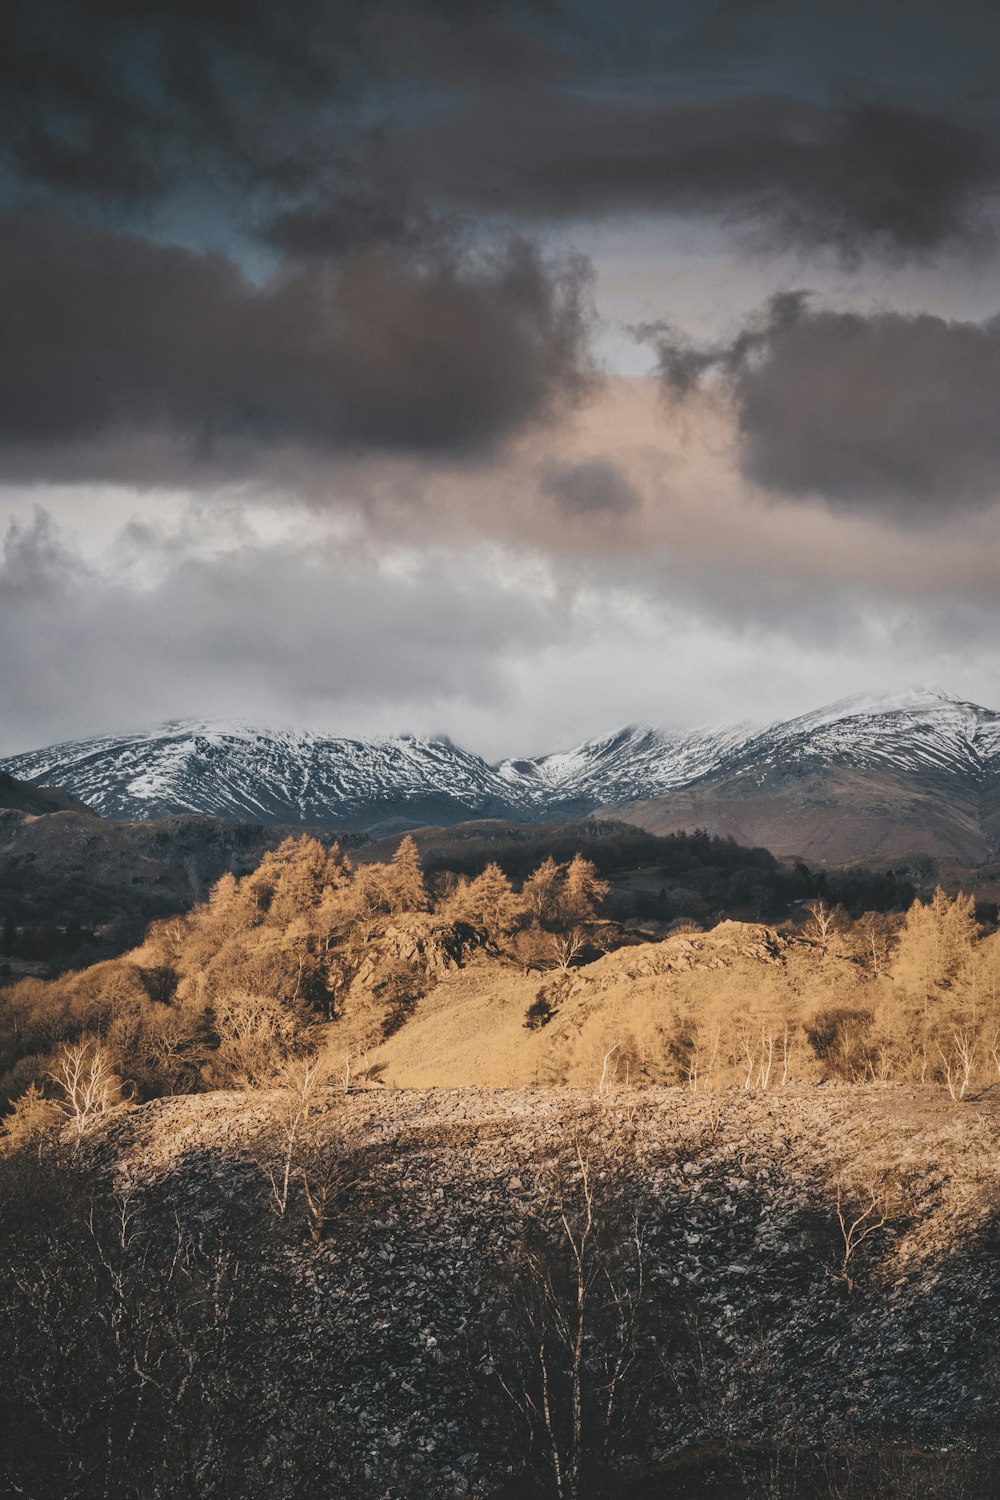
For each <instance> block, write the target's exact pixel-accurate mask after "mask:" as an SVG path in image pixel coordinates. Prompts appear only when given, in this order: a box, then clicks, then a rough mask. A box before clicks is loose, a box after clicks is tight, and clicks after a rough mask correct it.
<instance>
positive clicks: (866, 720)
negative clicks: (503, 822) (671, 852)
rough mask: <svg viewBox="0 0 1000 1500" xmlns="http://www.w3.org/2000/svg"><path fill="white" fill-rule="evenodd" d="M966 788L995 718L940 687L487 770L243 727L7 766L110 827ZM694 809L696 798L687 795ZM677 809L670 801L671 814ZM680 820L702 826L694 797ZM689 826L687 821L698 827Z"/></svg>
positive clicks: (542, 814) (389, 821)
mask: <svg viewBox="0 0 1000 1500" xmlns="http://www.w3.org/2000/svg"><path fill="white" fill-rule="evenodd" d="M807 766H808V767H809V768H812V769H811V771H810V774H814V773H815V774H819V775H825V774H826V773H827V772H829V771H831V769H833V768H838V767H839V768H842V769H843V768H853V770H855V771H860V772H862V773H870V772H874V771H875V770H876V769H878V768H882V770H884V771H886V772H887V773H888V774H892V775H895V774H905V775H917V776H922V777H923V776H928V775H932V776H935V777H942V776H943V777H946V778H947V779H948V785H949V786H951V785H958V782H959V781H961V780H962V779H963V778H964V779H965V780H966V781H968V782H969V784H972V783H975V784H976V785H977V786H978V785H980V784H982V785H985V784H986V783H987V782H990V783H991V784H992V780H991V779H992V778H993V777H994V776H995V775H997V774H998V772H1000V714H995V713H992V712H990V711H989V710H987V709H983V708H977V707H976V706H975V705H974V704H971V703H967V702H965V701H964V700H962V699H960V698H958V697H956V696H955V695H954V694H952V693H947V692H945V691H944V690H943V689H941V688H936V687H927V686H923V685H917V686H913V687H907V688H904V689H902V690H899V691H896V692H882V693H874V692H869V693H859V694H855V695H854V696H852V697H849V698H841V699H839V700H838V701H837V702H834V703H830V704H827V705H826V706H825V707H822V708H819V709H816V710H815V711H814V712H812V713H810V714H803V715H801V716H800V717H798V718H794V719H790V720H787V721H784V722H781V723H777V724H772V725H770V726H769V727H761V726H760V725H750V724H729V725H724V726H722V727H717V728H712V729H692V730H688V731H684V730H674V729H655V728H651V727H649V726H647V725H643V724H632V725H629V726H626V727H624V728H621V729H619V730H617V731H615V732H612V733H610V734H605V735H602V736H600V737H598V738H595V739H591V740H587V741H585V742H584V743H583V744H581V745H577V746H576V747H575V748H574V749H571V750H567V751H563V752H560V753H556V754H552V755H543V756H536V757H530V758H523V759H511V760H506V761H503V762H501V763H500V764H498V765H490V764H488V763H487V762H486V761H485V760H484V759H483V758H482V757H481V756H478V755H475V754H472V753H471V752H469V751H466V750H463V749H462V748H461V747H459V746H456V745H453V744H452V743H451V742H450V741H448V740H447V739H446V738H444V737H441V736H437V737H434V738H424V737H422V736H419V735H408V734H400V735H396V736H392V737H390V736H373V737H370V738H361V737H358V736H354V737H347V736H340V735H330V734H324V733H320V732H316V731H314V730H309V729H298V728H295V729H293V728H269V727H264V726H262V725H257V724H253V723H250V722H248V721H246V720H241V719H227V720H222V719H219V720H208V719H186V720H173V721H171V722H169V723H166V724H162V725H160V726H159V728H157V729H156V730H153V731H151V732H149V733H148V734H135V733H133V734H128V735H109V736H103V737H101V738H97V739H91V740H86V741H81V742H78V743H75V744H74V743H70V744H63V745H57V746H53V747H50V748H48V749H44V750H38V751H35V752H32V753H30V754H28V755H22V756H17V757H14V758H12V759H10V760H8V761H6V762H5V763H4V764H3V766H2V767H0V768H5V769H7V770H8V771H9V772H11V773H12V774H13V775H14V776H15V777H18V778H20V779H21V780H25V781H32V782H36V783H37V782H39V781H44V782H47V783H49V784H54V785H57V786H62V787H63V788H65V789H66V790H67V791H68V792H70V793H72V794H73V795H74V796H76V797H79V798H81V799H82V800H83V801H84V802H87V803H89V804H90V805H91V806H92V807H93V808H94V809H95V810H96V811H98V812H100V813H103V814H104V815H105V816H109V817H112V818H139V819H141V818H150V817H161V816H165V815H167V814H170V813H177V812H183V813H210V814H215V815H217V816H221V817H228V818H240V819H246V820H250V821H253V822H259V823H292V824H300V825H303V826H326V827H335V828H354V829H367V830H369V831H376V830H377V831H378V832H380V833H389V832H393V831H396V830H397V829H401V828H406V827H414V826H417V825H419V824H425V823H438V824H451V823H455V822H461V821H464V820H466V819H470V818H471V819H481V818H495V817H500V818H514V819H519V820H521V821H536V820H539V819H559V820H564V819H572V818H578V817H582V816H584V815H586V814H587V813H589V812H592V811H595V810H597V809H613V808H622V807H626V806H629V805H633V806H634V805H635V804H639V803H650V802H654V801H656V800H657V799H670V798H674V799H675V800H676V797H677V796H678V795H679V794H681V793H685V794H686V793H687V792H691V793H693V792H694V789H696V788H700V789H701V791H698V793H697V795H698V796H701V795H702V792H703V791H705V790H707V789H708V788H709V787H710V786H711V785H713V784H715V783H716V782H718V781H719V780H720V778H721V779H722V780H724V781H726V784H727V785H730V784H732V781H733V778H734V777H735V778H736V779H737V780H738V781H739V783H740V785H741V786H746V787H758V788H760V787H763V786H765V785H768V786H770V785H771V783H772V781H773V778H774V777H775V776H782V775H785V774H786V773H787V775H789V776H791V777H792V778H794V776H796V775H798V774H800V772H801V771H802V769H803V768H804V767H807ZM688 801H690V798H688ZM678 806H679V804H678ZM684 816H685V817H686V818H687V821H688V825H689V826H692V827H693V826H696V824H697V823H698V821H699V817H700V816H701V815H700V813H699V812H698V811H697V809H696V808H695V807H694V804H693V803H692V804H691V806H690V807H687V810H686V811H685V813H684ZM692 819H693V820H694V821H691V820H692Z"/></svg>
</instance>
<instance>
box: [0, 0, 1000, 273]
mask: <svg viewBox="0 0 1000 1500" xmlns="http://www.w3.org/2000/svg"><path fill="white" fill-rule="evenodd" d="M807 9H809V8H805V7H801V6H798V7H796V6H790V5H788V4H786V3H782V0H773V3H772V0H761V3H755V4H752V5H750V4H734V3H733V0H725V3H722V4H718V5H706V6H701V7H697V6H696V7H693V8H691V9H690V10H684V8H678V9H677V10H676V11H675V10H673V9H671V8H667V7H664V8H663V9H662V10H658V9H657V8H655V7H649V6H648V5H645V4H642V3H638V0H633V3H626V4H623V5H622V6H621V7H616V12H615V15H614V16H612V15H610V14H609V13H608V10H607V8H606V7H602V6H600V5H589V4H575V3H574V4H559V3H557V0H551V3H548V4H546V3H542V0H536V3H525V4H513V3H510V0H476V3H472V0H463V3H459V0H394V3H392V4H382V5H379V4H372V3H371V0H336V3H334V0H287V3H285V4H282V5H276V4H274V3H272V0H204V3H198V4H195V3H194V0H150V3H149V4H143V5H140V6H136V5H133V4H129V3H127V0H90V3H89V4H87V5H81V4H79V0H31V3H30V4H29V3H27V0H13V3H12V4H9V5H7V6H6V7H3V8H2V9H0V101H2V103H0V126H2V129H0V154H2V157H3V159H5V160H6V162H7V166H8V169H9V171H10V172H12V173H13V174H14V177H15V179H16V180H17V181H19V182H20V183H21V185H22V186H23V187H25V188H28V189H30V190H39V189H41V190H44V191H46V192H48V193H49V194H50V195H54V196H56V197H57V198H60V199H65V200H67V201H72V202H73V203H74V204H75V205H76V206H77V207H80V206H82V205H83V204H84V203H97V204H103V205H104V206H105V210H106V211H108V212H117V213H119V214H122V213H125V212H128V211H130V205H131V207H132V208H134V207H135V206H136V205H141V204H144V203H145V204H146V205H149V204H152V203H155V202H157V201H159V200H161V199H169V197H170V195H171V194H172V193H176V192H177V191H178V190H181V189H183V190H190V189H192V187H198V186H200V187H202V188H204V187H205V186H206V185H209V186H211V187H212V189H213V191H216V192H218V193H219V195H220V201H221V202H222V203H223V204H224V206H225V211H226V212H227V213H228V214H230V215H231V216H232V218H233V220H234V222H236V223H238V227H239V231H240V232H241V233H244V234H246V233H251V234H252V233H260V234H261V235H263V237H264V238H265V239H266V240H267V241H269V242H270V243H271V244H275V245H278V246H279V247H280V248H281V249H283V250H288V251H290V252H292V253H294V254H305V255H308V256H315V255H318V254H323V255H341V254H344V253H351V252H353V251H354V250H355V249H356V248H357V247H358V246H359V245H366V244H372V243H379V244H390V245H395V246H411V245H413V244H414V243H416V242H417V241H422V240H423V238H424V237H425V236H426V234H427V233H428V231H429V230H430V229H431V228H432V227H433V226H434V224H435V222H436V220H437V218H438V216H439V215H440V214H441V213H442V212H444V213H445V216H446V217H447V214H448V212H449V211H451V210H459V211H465V212H472V213H481V212H484V211H485V212H489V213H493V212H498V213H500V214H503V215H507V216H524V217H527V218H531V219H550V218H553V217H554V218H567V217H568V218H589V217H595V216H602V215H606V214H614V213H620V212H623V211H629V212H630V211H649V212H662V213H668V214H669V213H691V212H696V213H707V214H711V215H716V216H719V215H721V216H728V217H730V218H731V219H732V220H733V221H734V222H735V223H737V224H739V225H742V226H744V228H745V227H746V226H747V225H750V226H751V227H752V228H753V229H754V231H756V232H758V233H759V234H760V235H761V236H762V237H763V239H764V240H765V241H767V240H770V241H772V242H774V243H775V244H796V245H800V246H807V247H814V246H817V245H831V246H833V247H834V248H835V249H836V250H837V251H839V253H840V254H841V255H843V256H844V257H845V258H847V259H851V258H856V257H857V256H859V255H861V254H863V253H866V252H868V251H869V250H874V251H876V252H880V253H883V254H888V255H894V256H904V257H905V256H925V255H927V254H929V253H931V252H932V251H934V250H935V249H937V248H938V247H939V246H941V245H943V244H947V243H949V242H954V241H967V240H970V239H976V237H977V236H979V235H981V234H982V233H983V232H984V231H983V206H984V202H985V201H986V200H989V199H991V198H992V197H993V195H994V194H995V193H996V191H997V188H998V186H1000V150H998V141H997V135H996V123H997V122H996V120H995V118H994V117H993V114H991V112H990V111H989V110H988V109H984V108H982V107H980V106H979V104H978V103H977V97H976V93H977V90H976V84H977V81H978V80H979V75H980V72H981V71H982V66H981V56H982V55H988V53H989V46H990V43H991V42H992V43H996V42H997V41H998V40H1000V38H998V36H997V34H996V33H997V28H996V26H991V25H987V24H986V23H982V24H979V23H976V24H974V22H973V16H972V12H971V11H970V8H969V6H968V5H967V4H958V5H957V6H956V7H955V21H954V25H952V24H951V23H950V22H949V23H948V24H947V25H945V24H944V23H943V21H942V17H941V14H940V7H938V9H937V11H935V7H934V6H933V5H930V6H928V5H927V4H925V3H920V0H917V3H915V4H914V6H913V7H912V8H910V7H902V6H900V5H897V4H869V5H867V6H859V5H857V4H852V3H849V0H845V4H844V5H843V7H838V16H840V17H841V20H840V24H839V25H838V26H837V27H836V28H834V31H833V33H832V34H831V33H830V29H829V27H828V26H827V25H826V21H825V20H824V16H825V15H826V12H820V11H819V10H817V11H816V12H815V13H814V14H811V15H810V14H805V12H806V11H807ZM980 9H982V7H980ZM911 10H912V16H913V26H912V28H910V29H908V30H906V31H905V32H902V31H901V27H902V26H903V24H904V22H905V20H906V18H907V16H909V15H910V14H911ZM962 27H965V28H966V30H967V32H968V36H969V38H970V41H969V45H968V47H967V49H966V53H967V55H966V56H964V57H963V56H962V55H961V54H958V55H954V33H955V32H956V31H960V30H961V28H962ZM984 27H985V29H984ZM911 31H912V36H911ZM918 34H920V35H924V36H925V42H924V44H923V47H924V51H923V53H921V55H920V57H918V58H917V59H916V61H915V62H914V60H913V59H912V58H911V57H910V53H911V52H912V51H913V43H912V37H913V36H917V35H918ZM935 37H936V38H937V39H938V40H937V43H936V44H935V41H934V39H935ZM818 41H822V42H823V44H824V45H825V46H831V45H838V46H841V47H843V48H846V50H847V53H848V54H849V55H850V56H852V57H853V59H854V64H855V68H856V70H857V72H858V74H859V76H860V80H861V82H860V86H859V91H858V92H857V94H856V95H855V96H854V97H853V98H852V97H851V96H849V95H846V94H845V95H842V96H837V95H835V94H832V93H831V90H830V79H829V78H827V79H823V58H822V55H819V56H817V47H816V44H817V42H818ZM973 43H978V48H977V47H974V45H973ZM810 44H811V45H810ZM935 46H936V50H937V51H938V52H939V53H940V55H941V57H942V58H943V59H944V61H943V62H942V64H941V69H942V77H943V78H945V80H946V82H947V79H948V78H949V77H953V76H954V77H955V78H957V79H958V80H959V82H958V83H957V84H956V86H955V87H954V88H950V89H949V88H948V87H947V86H946V87H943V88H937V89H934V88H930V87H927V86H924V79H923V76H922V75H921V74H920V69H923V72H924V73H926V72H927V71H928V69H929V68H931V67H932V63H933V57H932V56H931V57H928V56H925V55H924V54H925V53H928V52H930V53H933V52H934V50H935ZM918 50H919V49H918ZM810 52H811V53H812V54H813V55H812V56H810ZM789 58H791V59H792V64H793V65H792V66H791V67H790V68H789V65H788V59H789ZM783 59H784V60H785V67H784V68H783V67H782V60H783ZM908 62H913V66H914V67H916V68H917V73H918V75H920V76H918V78H917V83H918V84H920V86H919V87H918V86H914V85H913V80H912V79H908V80H907V83H906V84H904V83H903V82H901V78H898V77H897V76H896V72H897V71H898V72H899V73H900V75H901V76H902V75H904V74H905V69H906V65H907V63H908ZM960 63H962V64H964V67H963V68H961V69H960V67H959V64H960ZM837 64H838V69H837V71H836V73H835V74H832V75H831V76H833V77H836V78H837V79H838V80H843V81H845V82H846V84H847V86H848V87H850V82H851V75H850V73H849V72H848V73H845V72H844V70H843V69H844V60H843V57H842V56H841V55H840V54H838V56H837ZM917 64H919V67H917ZM963 90H964V95H963V98H964V102H965V103H966V104H967V105H968V109H967V112H966V113H963V114H961V115H954V114H953V112H952V108H951V99H952V96H955V97H958V96H959V95H960V93H961V92H962V91H963ZM980 92H982V89H980ZM970 96H971V97H970Z"/></svg>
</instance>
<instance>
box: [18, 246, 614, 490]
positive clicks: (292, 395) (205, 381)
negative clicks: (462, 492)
mask: <svg viewBox="0 0 1000 1500" xmlns="http://www.w3.org/2000/svg"><path fill="white" fill-rule="evenodd" d="M0 325H2V327H3V329H4V352H3V361H2V363H0V454H2V455H3V462H4V463H5V465H6V467H7V470H8V472H18V473H28V472H33V473H35V474H36V475H38V476H40V477H49V476H50V475H52V474H57V473H59V472H60V467H59V466H60V462H61V460H60V449H61V448H64V447H65V446H66V445H69V446H70V447H71V449H72V450H73V452H74V453H75V454H77V455H78V456H79V464H80V469H81V470H82V471H86V472H88V473H90V474H91V476H92V477H99V475H100V473H101V468H100V465H101V462H102V457H101V455H102V453H103V452H104V451H105V450H107V449H109V448H111V447H113V446H114V445H115V444H116V443H119V444H120V443H125V444H128V443H129V442H132V441H133V440H134V439H135V438H136V436H137V435H138V436H147V437H150V438H156V439H164V438H165V439H167V440H169V441H170V442H173V443H174V444H175V453H174V457H175V461H176V465H177V468H178V469H183V467H184V463H185V462H186V463H187V465H188V466H189V467H190V468H191V469H193V470H196V469H197V468H198V466H199V465H206V466H211V465H213V464H217V465H220V466H222V468H223V469H224V468H225V465H226V464H227V463H228V462H230V461H231V459H232V446H231V445H243V447H244V449H245V450H247V451H248V453H249V457H250V460H251V461H252V458H253V452H254V450H255V449H259V447H260V445H278V444H293V445H300V446H301V447H303V448H305V449H306V450H311V451H320V452H326V453H329V452H333V451H341V450H345V449H346V450H351V449H354V450H358V449H364V448H367V447H385V448H404V449H412V450H426V451H431V452H433V451H451V452H464V451H472V450H475V449H477V448H482V447H484V446H486V445H488V444H489V443H491V442H492V441H493V440H494V439H496V438H498V437H500V436H502V435H504V434H505V433H507V432H509V431H511V430H512V429H515V428H517V427H519V426H521V425H522V424H524V423H526V422H529V421H532V420H535V419H538V418H541V417H544V416H546V415H548V414H551V413H554V412H555V411H556V410H557V409H558V408H559V406H560V404H561V403H564V402H566V401H568V400H572V399H574V398H576V397H577V396H578V395H579V394H580V393H581V391H582V390H583V388H584V387H585V385H586V383H587V380H588V376H589V370H588V364H587V351H586V334H587V317H586V299H585V296H584V285H583V275H582V272H581V270H580V268H579V267H578V266H576V265H573V264H570V265H560V266H551V265H548V264H546V263H543V262H542V261H541V260H540V259H539V257H538V256H537V255H536V254H535V252H534V251H533V250H532V249H531V248H530V247H529V246H527V245H525V244H524V243H523V242H518V241H515V242H512V243H511V244H509V245H508V246H507V248H506V249H505V250H504V251H503V252H502V253H498V254H496V255H494V256H491V257H487V258H481V259H480V260H478V261H475V262H472V261H470V260H468V259H465V260H463V261H457V260H455V259H453V258H449V257H448V256H446V255H445V254H444V253H442V254H440V255H437V256H435V257H433V258H431V259H430V260H429V261H424V262H420V263H418V262H415V261H413V260H407V259H405V258H400V257H398V256H396V255H394V254H393V253H391V252H389V251H379V252H374V251H373V252H370V253H365V254H360V255H357V256H355V257H353V258H350V259H348V260H346V261H344V262H343V263H342V265H340V266H339V267H338V268H337V269H336V270H333V269H331V268H330V267H328V266H325V265H322V264H319V265H305V266H303V267H301V268H299V269H298V270H296V271H294V272H291V273H289V274H287V275H284V276H280V277H277V278H276V279H274V280H273V281H271V282H269V283H267V284H265V285H264V286H257V285H255V284H253V283H251V282H249V281H248V280H247V279H246V278H245V277H244V276H243V275H242V274H241V272H240V271H239V269H238V268H237V267H236V266H235V265H234V264H233V262H232V261H230V260H228V259H227V258H225V257H224V256H221V255H195V254H193V253H191V252H189V251H186V250H181V249H177V248H164V247H160V246H154V245H152V244H150V243H148V242H147V241H144V240H141V239H138V238H135V237H131V236H127V235H121V234H112V233H93V234H88V233H85V232H78V231H74V230H72V229H70V228H69V227H68V226H67V225H66V224H65V222H62V221H56V220H53V219H51V218H38V217H19V218H11V219H8V220H7V221H6V222H4V223H3V224H2V226H0ZM88 453H89V455H90V456H89V457H88V456H87V455H88ZM109 462H110V460H109ZM95 464H96V468H95ZM107 472H111V471H110V470H108V471H107ZM134 477H136V478H139V479H142V478H143V477H144V476H143V474H142V473H141V472H139V473H137V474H136V475H135V476H134ZM148 477H153V476H148Z"/></svg>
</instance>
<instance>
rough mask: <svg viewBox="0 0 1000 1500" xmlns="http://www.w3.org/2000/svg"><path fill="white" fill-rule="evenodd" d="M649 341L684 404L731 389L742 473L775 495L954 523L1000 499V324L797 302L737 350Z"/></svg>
mask: <svg viewBox="0 0 1000 1500" xmlns="http://www.w3.org/2000/svg"><path fill="white" fill-rule="evenodd" d="M640 332H641V334H642V335H643V336H644V337H646V338H647V339H649V340H650V341H651V342H652V343H653V344H654V346H655V347H656V349H657V354H658V359H659V364H660V371H661V375H662V377H663V380H664V383H665V386H666V388H667V390H668V391H669V392H670V393H671V394H672V395H673V396H675V397H676V396H680V397H683V396H685V395H689V394H690V393H691V392H692V390H693V389H694V388H695V387H697V386H698V385H699V384H700V383H702V382H703V381H704V380H705V379H706V378H709V379H711V378H716V377H717V378H719V379H721V380H722V382H723V384H724V386H725V388H726V389H727V390H728V392H729V394H730V395H731V398H732V401H733V405H734V410H735V416H736V422H737V428H738V436H739V444H740V464H741V468H742V471H743V474H744V475H745V477H747V478H749V479H751V480H753V481H754V482H756V483H757V484H759V485H761V486H763V487H764V488H765V489H768V490H772V491H779V492H780V493H782V494H786V495H791V496H796V497H809V496H817V495H818V496H820V497H822V498H823V499H824V500H826V501H827V502H828V503H829V504H830V505H831V506H833V507H836V508H840V509H845V510H857V511H872V512H881V513H883V514H886V515H888V516H891V517H894V518H896V519H901V520H907V519H909V520H919V521H922V522H928V523H935V522H938V523H942V524H943V523H944V522H946V521H947V520H949V519H950V518H951V517H953V516H954V515H955V513H956V512H961V511H971V510H975V509H982V508H985V507H988V506H991V505H993V504H995V503H996V501H997V499H998V498H1000V479H998V475H1000V317H997V318H992V319H990V320H988V321H986V322H984V323H968V322H958V321H947V320H945V319H943V318H938V317H933V316H931V315H929V314H919V315H904V314H902V313H896V312H873V313H870V314H867V315H864V314H860V313H854V312H835V311H832V310H829V309H824V308H821V307H815V306H813V305H812V303H811V301H810V299H809V298H808V296H807V295H806V294H804V293H791V294H787V293H786V294H783V295H782V296H779V297H776V298H774V299H773V300H772V301H771V302H770V303H769V304H768V306H767V308H766V309H765V311H764V313H763V314H762V315H760V316H758V317H757V318H756V319H753V320H751V321H750V322H749V323H748V324H747V325H746V326H745V327H744V328H743V329H742V330H741V331H740V332H739V333H738V334H737V335H736V336H735V338H733V339H732V340H731V341H730V342H729V343H726V344H720V345H714V346H697V345H693V344H690V343H687V342H685V341H684V340H683V339H681V338H679V337H678V336H677V335H676V334H675V333H674V332H673V331H672V330H670V329H669V328H667V327H664V326H662V325H661V326H655V325H653V326H649V327H647V328H645V329H644V330H640Z"/></svg>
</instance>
